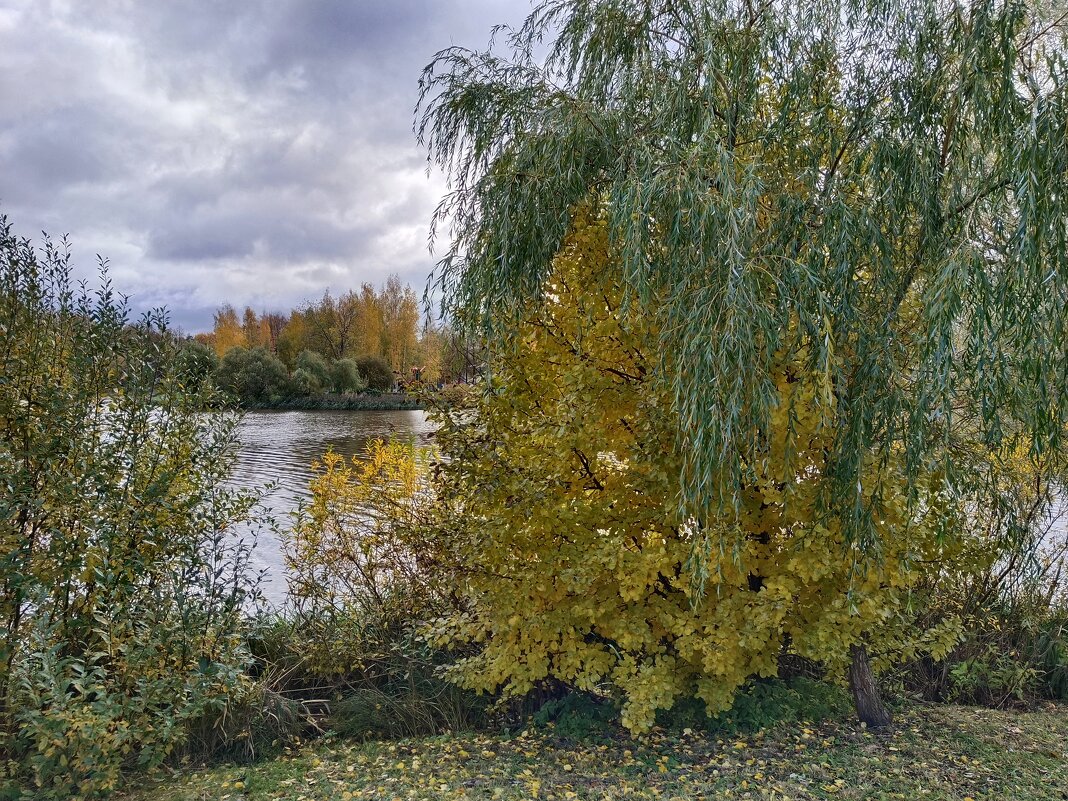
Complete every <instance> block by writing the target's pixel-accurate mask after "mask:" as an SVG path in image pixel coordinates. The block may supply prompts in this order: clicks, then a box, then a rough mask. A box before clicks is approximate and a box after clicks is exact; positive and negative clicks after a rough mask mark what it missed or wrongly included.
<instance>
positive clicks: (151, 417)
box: [0, 220, 256, 799]
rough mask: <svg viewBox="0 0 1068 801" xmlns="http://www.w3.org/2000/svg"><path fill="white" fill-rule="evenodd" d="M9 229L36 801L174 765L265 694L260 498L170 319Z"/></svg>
mask: <svg viewBox="0 0 1068 801" xmlns="http://www.w3.org/2000/svg"><path fill="white" fill-rule="evenodd" d="M70 272H71V271H70V267H69V259H68V256H67V253H66V250H65V248H63V247H57V246H54V245H53V244H52V243H50V242H49V241H48V240H46V241H45V244H44V248H43V251H41V252H40V253H39V252H38V251H36V250H35V249H34V248H33V247H32V246H31V245H30V243H28V242H26V241H24V240H18V239H16V238H15V237H14V236H13V235H12V233H11V229H10V226H9V225H8V223H7V222H6V220H2V221H0V331H3V347H2V348H0V376H2V377H3V380H0V475H3V476H4V481H2V482H0V509H3V510H4V512H3V514H2V515H0V761H3V762H4V763H6V764H8V765H12V764H14V765H15V766H16V767H15V769H14V770H15V773H16V780H17V781H18V782H22V783H28V784H29V785H31V786H32V787H33V788H34V789H33V791H32V792H33V797H37V798H63V799H70V798H88V797H94V796H97V795H102V794H106V793H107V792H109V791H110V790H112V789H113V788H114V787H115V785H116V784H117V782H118V781H119V778H120V776H121V775H122V774H123V772H125V771H127V770H130V769H134V768H139V767H151V766H153V765H156V764H159V763H160V762H161V761H162V760H164V759H165V758H167V756H168V755H170V754H172V753H173V752H174V751H175V750H176V749H178V748H180V747H181V746H182V744H183V742H184V741H185V740H186V737H187V734H188V729H187V724H188V723H189V722H190V721H191V720H193V719H195V718H198V717H200V716H202V715H204V714H207V713H209V712H210V710H212V709H215V708H220V707H221V706H222V705H225V704H226V703H227V699H229V698H230V697H231V696H232V695H233V694H234V693H235V692H240V691H241V688H242V687H243V686H244V685H245V684H246V682H247V681H248V679H247V677H246V676H245V675H244V668H245V666H246V665H247V664H248V661H249V653H248V649H247V647H246V646H245V642H244V637H243V622H242V621H243V616H244V609H245V608H246V606H247V605H248V604H251V603H254V602H255V599H256V586H255V579H254V576H253V574H252V572H251V571H250V570H249V546H248V545H247V544H245V543H242V542H240V541H238V540H235V539H234V537H233V535H232V534H231V529H232V526H233V525H234V523H235V522H237V521H240V520H248V519H250V518H251V517H252V516H253V513H254V506H255V502H256V498H255V496H254V495H252V494H250V493H247V492H239V491H235V490H233V489H230V488H229V487H228V485H227V483H226V479H227V477H228V474H229V469H230V466H231V464H232V460H233V453H234V449H235V446H236V433H235V426H236V419H235V418H234V417H233V416H232V415H229V414H223V413H218V412H213V411H211V410H212V409H213V408H217V407H218V405H219V403H218V400H219V399H218V398H217V397H216V396H215V394H214V391H213V390H212V389H211V388H210V387H208V386H201V387H200V388H199V389H197V390H196V391H194V390H193V388H192V387H191V382H189V381H188V374H187V373H184V372H183V370H185V369H186V368H187V366H188V364H187V363H183V360H182V359H181V358H180V351H181V350H182V346H181V345H180V344H179V343H178V342H177V341H176V340H175V338H174V337H173V336H172V335H171V334H170V332H169V331H168V330H167V325H166V323H167V320H166V316H165V315H164V314H162V313H158V312H157V313H151V314H149V315H146V316H145V317H143V318H142V319H140V320H137V321H133V320H131V319H130V316H129V311H128V308H127V306H126V304H125V301H123V300H121V299H119V298H118V297H117V296H116V295H115V294H114V293H113V291H112V289H111V286H110V284H109V283H108V281H107V275H106V272H105V271H104V270H103V269H102V270H101V285H102V288H101V289H100V291H99V292H90V291H88V290H87V289H84V288H79V287H78V286H77V285H76V284H74V283H73V282H72V280H71V277H70Z"/></svg>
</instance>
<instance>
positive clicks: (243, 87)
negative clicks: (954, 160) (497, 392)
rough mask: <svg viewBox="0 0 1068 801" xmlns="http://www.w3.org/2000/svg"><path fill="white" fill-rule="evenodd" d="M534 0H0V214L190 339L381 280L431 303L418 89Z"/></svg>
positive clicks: (430, 197)
mask: <svg viewBox="0 0 1068 801" xmlns="http://www.w3.org/2000/svg"><path fill="white" fill-rule="evenodd" d="M528 8H529V4H528V2H527V0H477V1H475V0H441V1H440V2H438V1H436V0H423V1H422V2H420V1H419V0H394V2H390V3H380V2H371V1H370V0H367V1H366V2H365V1H364V0H256V1H255V2H253V1H252V0H249V1H248V2H236V1H235V2H211V1H210V0H196V1H195V2H194V1H192V0H184V1H181V2H178V1H176V2H166V3H144V2H139V1H138V0H95V2H93V3H79V2H73V1H72V0H68V2H63V1H62V0H47V2H41V1H40V0H0V101H2V102H0V204H2V205H0V211H3V212H4V213H7V214H8V215H9V216H10V217H11V219H12V221H13V222H14V224H15V225H16V227H17V228H18V229H19V230H20V232H22V233H24V234H32V233H33V232H36V231H37V230H39V229H41V228H47V229H48V230H50V231H51V232H52V233H53V234H62V233H65V232H69V233H70V235H71V241H72V242H73V243H74V246H75V253H76V257H79V261H80V263H81V264H82V265H83V267H84V272H85V274H86V275H91V274H92V272H93V269H94V263H93V260H92V259H84V258H80V256H82V255H83V254H92V253H95V252H100V253H103V254H104V255H107V256H109V257H110V260H111V264H112V274H113V277H114V278H115V280H116V282H117V283H118V284H119V285H120V288H121V289H122V290H123V291H125V292H128V293H130V294H132V295H133V297H134V301H135V303H136V304H139V305H140V306H142V307H148V306H157V305H160V304H166V305H168V306H169V307H171V308H172V310H173V316H174V319H175V322H176V323H178V324H180V325H181V326H183V327H186V328H188V329H189V330H196V329H197V328H201V327H204V326H208V325H210V323H211V310H212V309H214V308H215V307H216V306H217V305H218V304H220V303H222V302H232V303H234V304H235V305H238V306H243V305H246V304H247V305H252V306H253V307H255V308H261V309H265V308H271V309H279V308H287V307H289V306H291V305H294V304H297V303H299V302H301V301H302V300H304V299H309V298H314V297H318V296H320V295H321V294H322V293H323V291H324V290H326V289H330V290H331V291H333V292H335V293H337V292H342V291H345V290H346V289H348V288H352V287H356V286H358V285H359V284H360V283H362V282H364V281H370V282H372V283H376V284H377V283H380V282H381V281H382V280H384V278H385V277H386V275H387V274H389V273H390V272H397V273H399V274H400V275H401V277H402V279H403V280H405V281H408V282H410V283H412V284H413V285H414V286H415V287H416V289H417V291H421V289H422V285H423V283H424V282H425V280H426V276H427V273H428V272H429V270H430V266H431V257H430V255H429V254H428V253H427V250H426V236H427V226H428V224H429V219H430V214H431V212H432V210H433V208H434V205H435V203H436V202H437V199H438V197H439V196H440V193H441V192H442V190H443V186H442V184H441V181H440V179H439V178H436V177H431V178H429V179H428V178H427V177H426V175H425V173H424V168H425V162H424V158H423V155H422V154H421V153H420V152H419V150H418V148H417V147H416V144H415V142H414V138H413V136H412V134H411V119H412V107H413V105H414V102H415V94H416V81H417V80H418V76H419V73H420V71H421V69H422V68H423V66H424V65H425V64H426V62H427V61H429V59H430V58H431V57H432V56H433V54H434V53H435V52H436V51H437V50H439V49H441V48H443V47H447V46H450V45H453V44H464V45H471V46H481V45H484V44H485V42H486V41H487V39H488V36H489V28H490V26H491V25H492V24H494V23H497V22H510V23H515V22H518V21H520V20H521V19H522V17H523V16H524V15H525V13H526V12H527V10H528Z"/></svg>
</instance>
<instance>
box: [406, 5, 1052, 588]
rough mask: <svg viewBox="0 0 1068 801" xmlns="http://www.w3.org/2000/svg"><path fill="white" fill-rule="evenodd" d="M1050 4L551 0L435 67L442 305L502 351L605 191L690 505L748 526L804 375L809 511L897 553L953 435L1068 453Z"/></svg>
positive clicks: (427, 101) (431, 100)
mask: <svg viewBox="0 0 1068 801" xmlns="http://www.w3.org/2000/svg"><path fill="white" fill-rule="evenodd" d="M1058 14H1061V12H1060V11H1057V10H1056V9H1053V10H1051V9H1049V8H1048V7H1047V6H1045V5H1043V4H1039V3H1036V2H1008V1H1007V0H974V2H968V3H964V2H945V1H944V0H893V1H892V2H891V1H890V0H867V2H864V1H863V0H816V1H815V2H812V1H811V0H804V1H803V2H802V0H780V2H774V3H773V2H770V1H769V2H758V0H643V2H637V1H636V0H592V1H591V0H547V1H546V2H543V3H541V4H540V5H538V6H537V7H536V8H535V10H534V11H533V12H532V14H531V15H530V16H529V17H528V18H527V20H526V22H525V23H524V24H523V25H522V26H521V27H520V28H518V29H514V30H513V29H508V28H498V29H496V35H497V38H498V40H499V41H501V42H503V43H504V47H503V48H494V47H493V46H491V48H490V49H489V50H486V51H472V50H467V49H463V48H450V49H447V50H444V51H442V52H441V53H439V54H438V56H437V57H436V58H435V60H434V61H433V62H432V63H431V64H430V65H429V66H428V67H427V68H426V71H425V72H424V75H423V78H422V81H421V99H420V104H419V108H418V110H417V122H416V129H417V133H418V134H419V136H420V139H421V141H422V142H423V143H424V144H425V145H426V147H427V148H428V151H429V157H430V159H431V161H432V163H435V164H437V165H439V166H440V167H441V168H443V169H444V170H445V171H446V173H447V174H448V176H449V180H450V187H449V192H448V194H447V195H446V196H445V198H444V199H443V200H442V202H441V204H440V206H439V208H438V210H437V213H436V215H435V229H436V231H437V232H438V233H441V232H443V231H444V233H446V234H447V236H448V239H449V243H448V246H447V247H446V249H445V251H444V254H443V256H442V258H441V260H440V262H439V264H438V267H437V270H436V273H435V280H436V282H437V284H438V286H439V288H440V290H441V294H442V297H443V298H444V302H445V304H446V306H447V307H448V308H449V310H450V311H451V312H452V313H453V315H454V316H455V318H456V319H457V320H459V321H461V322H463V323H464V324H465V325H467V326H470V327H475V328H477V329H479V330H481V331H483V332H487V333H489V334H490V335H491V337H492V338H494V339H496V340H497V341H505V340H507V339H508V338H509V335H510V334H511V333H514V332H515V330H516V329H517V327H519V322H520V321H521V320H523V319H524V317H525V315H526V314H527V313H528V312H529V311H530V309H531V308H536V307H537V305H538V304H539V303H540V302H541V301H542V300H543V299H544V298H545V297H546V292H547V286H548V285H547V281H546V279H547V276H548V275H549V274H550V270H551V265H552V263H553V258H554V256H555V255H556V254H557V253H559V252H560V249H561V245H562V243H563V242H564V239H565V236H566V235H567V233H568V231H569V228H570V226H571V221H572V210H573V209H574V208H575V207H576V206H578V205H579V204H581V203H583V202H587V201H589V200H590V199H595V200H596V201H597V202H598V203H599V204H601V205H602V206H603V208H604V209H605V212H606V214H607V223H606V224H607V231H608V237H609V242H610V245H611V248H612V250H613V254H614V255H613V263H614V264H616V265H617V267H616V271H617V272H616V278H617V279H618V281H619V282H620V286H621V290H622V298H621V301H620V302H621V304H622V307H623V308H624V309H629V308H637V309H640V310H641V311H642V313H643V314H647V315H650V316H651V317H652V318H654V319H655V321H656V325H655V330H656V331H657V338H658V341H657V346H656V350H657V352H658V353H659V354H660V357H659V364H658V370H657V373H658V376H659V380H661V381H662V382H663V384H664V388H665V392H666V393H667V395H668V397H670V399H671V406H672V408H673V410H674V447H675V448H676V449H677V451H678V453H679V455H680V458H681V463H680V464H681V466H680V470H679V482H678V484H679V485H678V491H679V497H680V499H681V502H680V506H681V509H682V510H683V511H684V512H685V514H686V515H688V516H690V517H691V518H692V519H694V520H696V521H697V522H698V523H700V522H701V521H705V520H711V519H713V518H716V517H719V516H721V515H722V514H723V513H724V512H727V513H728V514H732V515H733V516H734V517H735V519H737V520H740V519H741V517H742V516H743V515H744V506H745V503H744V501H745V497H746V493H747V491H749V490H750V489H751V488H752V487H754V486H759V485H760V482H761V480H762V475H763V471H764V470H765V469H766V465H767V462H768V454H769V448H770V447H771V444H770V442H771V436H770V432H771V431H772V430H773V429H774V427H775V425H776V421H777V420H779V419H781V417H780V416H781V415H782V414H784V413H785V414H786V416H787V420H789V421H790V422H789V425H787V427H786V437H787V441H786V445H785V450H784V453H785V456H786V459H787V460H788V461H789V460H790V459H793V458H794V457H795V456H796V454H798V453H800V452H802V451H803V450H804V448H803V445H802V444H800V443H799V442H798V439H797V438H798V435H797V433H796V430H795V429H796V427H797V419H798V417H799V415H800V414H801V412H800V411H799V409H798V408H797V406H796V403H795V401H793V400H791V399H787V398H784V396H783V394H782V393H781V392H780V391H779V383H780V381H781V366H782V365H783V364H797V365H798V366H799V368H798V369H799V370H800V371H801V372H803V373H804V374H805V375H808V376H819V377H821V378H820V386H821V387H823V388H824V390H825V391H824V394H823V395H818V396H816V397H815V398H814V402H815V403H816V404H817V406H818V407H819V410H820V420H821V422H820V423H819V436H820V437H821V441H822V445H821V447H822V448H823V450H824V453H825V456H824V458H823V459H822V460H821V461H822V467H821V472H820V476H819V482H818V484H819V486H818V488H817V489H816V490H814V492H815V494H816V501H815V503H816V508H817V509H819V510H820V514H821V515H822V517H823V519H824V520H826V521H832V520H833V521H835V524H836V525H839V526H841V531H842V532H843V537H844V541H845V542H846V543H855V544H858V545H860V546H861V547H862V548H864V549H865V550H867V551H868V552H878V551H879V549H880V545H881V536H880V529H881V528H882V525H881V521H882V520H884V519H886V515H887V504H886V503H885V502H884V499H885V496H886V495H887V492H886V489H887V487H888V486H889V484H888V482H892V481H896V478H894V477H895V476H896V475H898V472H899V471H900V474H901V475H902V476H904V478H905V480H906V484H907V487H908V491H907V496H908V497H909V498H910V499H911V500H912V501H913V502H914V503H915V501H916V499H917V498H919V497H920V496H921V495H922V492H921V490H920V487H921V485H922V484H923V482H924V481H926V478H924V477H925V476H928V475H929V472H928V471H930V470H931V469H932V466H933V465H934V464H935V463H937V464H938V465H939V469H941V470H942V471H943V473H942V474H943V476H944V479H945V482H946V486H947V487H948V488H950V490H952V488H953V486H954V473H953V469H952V468H953V465H952V447H951V444H952V443H951V440H952V437H951V433H952V431H953V430H954V427H955V425H956V423H957V421H959V420H961V419H966V420H967V421H968V423H969V425H972V426H974V431H975V436H976V437H977V438H978V440H979V441H981V442H982V443H985V444H986V445H987V446H989V447H992V448H1003V447H1005V446H1006V440H1007V439H1008V440H1016V439H1019V440H1020V441H1022V442H1026V443H1027V444H1028V447H1030V448H1031V449H1032V453H1033V454H1035V455H1037V454H1040V453H1043V452H1048V451H1059V450H1062V449H1063V446H1064V432H1065V423H1066V421H1068V359H1066V358H1065V355H1066V354H1065V329H1066V322H1068V269H1066V260H1068V248H1066V245H1068V239H1066V222H1068V215H1066V210H1068V207H1066V190H1068V185H1066V184H1068V139H1066V137H1065V131H1066V125H1068V106H1066V97H1065V85H1066V78H1068V74H1066V70H1068V61H1066V57H1065V53H1066V47H1065V43H1066V38H1065V37H1066V28H1065V25H1064V23H1065V15H1063V14H1061V15H1060V16H1057V15H1058ZM546 42H547V44H546ZM783 404H786V405H785V407H784V406H783ZM784 409H785V411H784ZM872 465H881V466H882V468H883V469H881V470H878V471H876V474H875V475H874V476H872V475H867V473H868V471H869V470H870V468H871V466H872ZM782 479H783V482H784V483H785V484H786V485H787V486H789V485H791V484H793V483H796V482H797V480H798V473H797V471H796V470H792V469H785V470H783V471H782ZM716 540H717V536H716V535H713V534H711V533H710V534H709V536H706V537H705V538H704V542H703V546H702V548H700V549H699V550H700V551H702V552H701V553H699V554H698V555H699V556H700V557H701V558H699V559H698V560H697V561H696V562H695V565H696V566H697V568H698V569H697V574H698V578H699V579H701V580H707V578H708V570H707V566H708V564H709V563H710V561H712V560H711V557H710V556H709V554H710V553H711V551H712V550H714V549H715V548H716V547H717V541H716ZM718 545H719V546H722V542H719V543H718Z"/></svg>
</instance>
